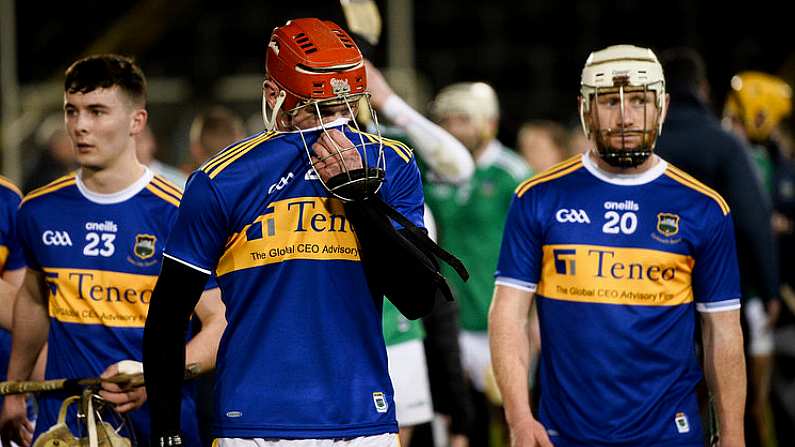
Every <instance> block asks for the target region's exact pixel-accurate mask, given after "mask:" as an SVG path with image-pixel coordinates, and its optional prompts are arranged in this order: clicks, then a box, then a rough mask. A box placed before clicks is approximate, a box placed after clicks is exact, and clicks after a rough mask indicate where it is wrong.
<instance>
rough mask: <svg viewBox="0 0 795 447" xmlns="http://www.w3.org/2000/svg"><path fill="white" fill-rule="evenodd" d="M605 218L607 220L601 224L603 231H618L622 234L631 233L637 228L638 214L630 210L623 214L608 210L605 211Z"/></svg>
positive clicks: (613, 232)
mask: <svg viewBox="0 0 795 447" xmlns="http://www.w3.org/2000/svg"><path fill="white" fill-rule="evenodd" d="M605 219H607V222H605V224H604V225H602V232H603V233H607V234H618V233H619V231H620V232H621V233H624V234H632V233H634V232H635V230H636V229H637V228H638V216H637V215H636V214H635V213H633V212H631V211H629V212H626V213H624V214H618V213H617V212H615V211H608V212H606V213H605Z"/></svg>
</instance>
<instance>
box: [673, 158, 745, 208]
mask: <svg viewBox="0 0 795 447" xmlns="http://www.w3.org/2000/svg"><path fill="white" fill-rule="evenodd" d="M665 173H666V174H667V175H668V177H670V178H672V179H674V180H676V181H677V182H679V183H681V184H682V185H685V186H687V187H689V188H690V189H694V190H696V191H698V192H700V193H702V194H704V195H706V196H707V197H709V198H711V199H712V200H714V201H715V202H717V203H718V206H719V207H720V209H721V211H722V212H723V215H724V216H725V215H727V214H729V211H730V208H729V204H727V203H726V201H725V200H723V197H721V195H720V194H718V192H717V191H715V190H714V189H712V188H710V187H709V186H707V185H705V184H703V183H701V182H700V181H698V180H696V179H695V178H693V177H692V176H690V175H689V174H687V173H685V172H684V171H682V170H681V169H679V168H676V167H674V166H671V165H668V169H666V171H665Z"/></svg>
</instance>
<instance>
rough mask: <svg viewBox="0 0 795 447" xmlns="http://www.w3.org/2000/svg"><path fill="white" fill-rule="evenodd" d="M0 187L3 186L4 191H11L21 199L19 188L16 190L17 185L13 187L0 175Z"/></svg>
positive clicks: (12, 184)
mask: <svg viewBox="0 0 795 447" xmlns="http://www.w3.org/2000/svg"><path fill="white" fill-rule="evenodd" d="M0 186H3V187H5V188H6V189H9V190H11V191H13V192H14V193H15V194H16V195H18V196H19V197H22V191H20V190H19V188H17V185H15V184H14V182H12V181H11V180H9V179H7V178H5V177H3V176H2V175H0Z"/></svg>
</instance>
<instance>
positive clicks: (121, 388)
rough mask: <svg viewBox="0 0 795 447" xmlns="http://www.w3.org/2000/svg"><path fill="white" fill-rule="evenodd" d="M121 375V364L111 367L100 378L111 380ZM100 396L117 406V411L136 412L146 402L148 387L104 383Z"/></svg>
mask: <svg viewBox="0 0 795 447" xmlns="http://www.w3.org/2000/svg"><path fill="white" fill-rule="evenodd" d="M118 374H119V364H118V363H114V364H113V365H110V366H109V367H108V368H107V369H106V370H105V372H103V373H102V375H101V376H100V378H102V379H109V378H111V377H114V376H117V375H118ZM99 395H100V396H101V397H102V398H103V399H105V400H107V401H108V402H111V403H113V404H115V405H116V411H118V412H119V413H127V412H128V411H132V410H135V409H136V408H138V407H140V406H141V405H143V404H144V402H146V387H145V386H142V385H138V386H130V384H125V383H123V382H122V383H111V382H105V381H103V382H102V389H100V391H99Z"/></svg>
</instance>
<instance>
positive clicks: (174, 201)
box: [146, 184, 179, 208]
mask: <svg viewBox="0 0 795 447" xmlns="http://www.w3.org/2000/svg"><path fill="white" fill-rule="evenodd" d="M146 189H147V190H148V191H149V192H151V193H152V194H154V195H156V196H158V197H160V198H161V199H163V200H165V201H166V202H168V203H170V204H172V205H174V206H176V207H177V208H179V200H177V199H176V198H175V197H174V196H172V195H169V194H166V193H165V192H164V191H162V190H160V189H158V188H156V187H155V186H153V185H152V184H149V185H146Z"/></svg>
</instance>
